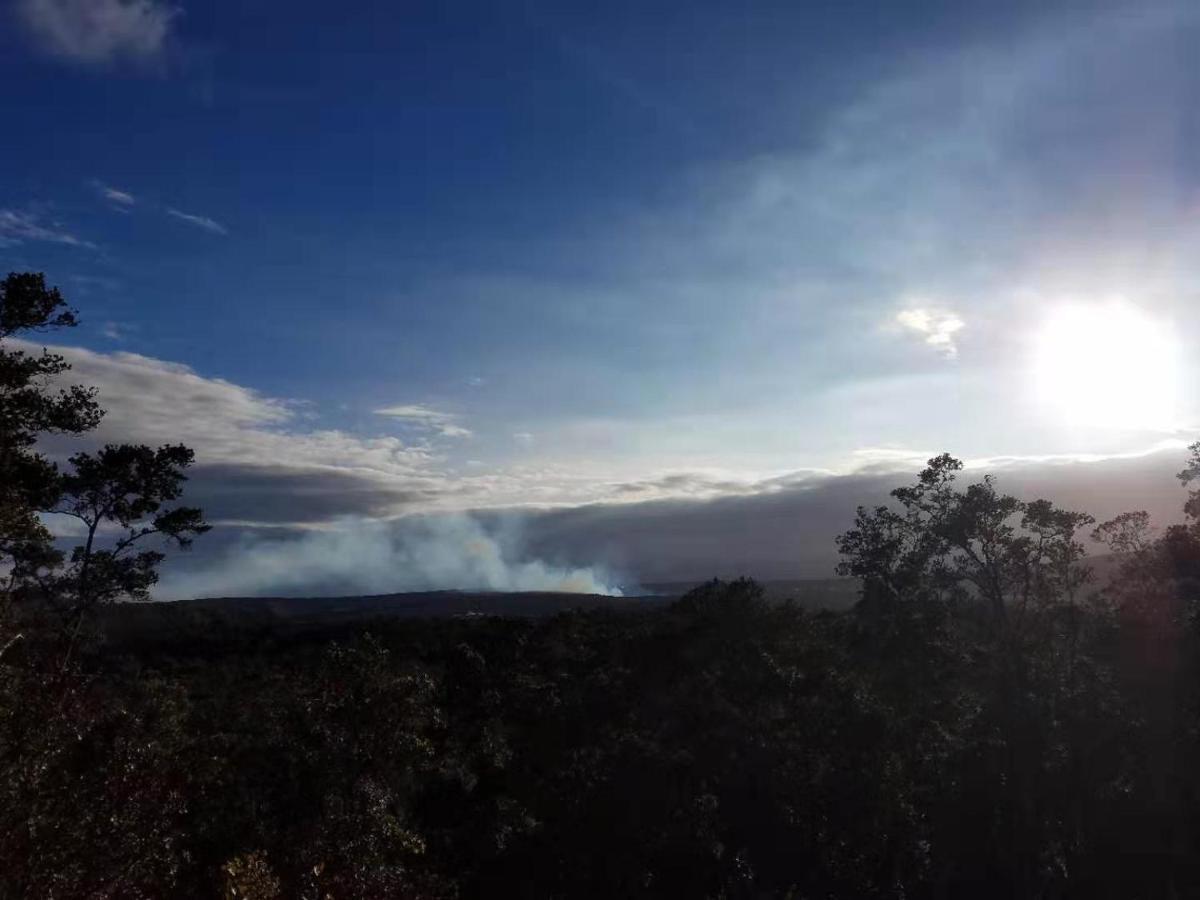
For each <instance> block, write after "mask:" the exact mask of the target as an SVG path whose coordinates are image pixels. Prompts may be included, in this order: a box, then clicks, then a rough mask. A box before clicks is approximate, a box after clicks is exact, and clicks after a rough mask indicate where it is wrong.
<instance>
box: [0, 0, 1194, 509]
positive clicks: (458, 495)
mask: <svg viewBox="0 0 1200 900" xmlns="http://www.w3.org/2000/svg"><path fill="white" fill-rule="evenodd" d="M648 7H653V8H648ZM1198 39H1200V15H1198V14H1197V9H1196V8H1195V7H1194V6H1193V5H1190V4H1183V3H1180V4H1170V3H1163V4H1155V3H1136V4H1095V5H1091V6H1087V5H1082V4H1075V3H1073V4H1069V5H1062V6H1059V7H1055V6H1054V5H1053V4H1043V3H1038V4H1033V3H1030V4H995V3H962V2H956V3H932V2H930V3H912V4H899V3H894V4H893V3H870V4H868V3H811V4H794V3H792V4H786V3H779V4H769V3H749V4H738V5H731V4H725V3H712V4H705V3H694V2H692V3H686V4H684V3H680V4H667V3H664V4H642V3H627V4H625V3H612V4H601V5H597V4H578V5H574V4H562V3H554V4H549V3H545V4H543V3H532V2H530V3H513V4H505V3H495V4H476V5H472V4H457V3H455V4H429V5H424V6H422V5H418V4H394V3H378V4H344V5H343V6H341V7H332V6H330V5H328V4H324V3H306V2H299V3H287V4H285V3H278V2H242V3H236V4H235V3H206V4H200V3H194V2H186V0H181V2H179V3H170V2H165V0H15V2H9V3H8V4H7V5H5V6H3V7H0V108H2V109H3V111H4V112H5V120H6V122H7V123H8V137H7V139H6V140H5V141H4V142H3V143H2V144H0V163H2V165H0V268H4V269H6V270H11V269H37V270H43V271H45V272H46V273H47V275H48V276H49V277H50V279H51V280H52V281H53V282H54V283H56V284H58V285H60V286H61V287H62V288H63V290H64V292H65V293H66V294H67V295H68V296H69V297H70V298H71V299H72V300H73V301H74V302H75V303H76V305H77V306H79V307H80V308H81V311H82V312H83V314H84V319H85V323H86V324H85V325H84V326H83V327H81V328H80V329H79V330H78V331H77V332H75V333H72V334H71V335H69V336H68V337H67V338H65V339H64V340H65V342H66V343H69V344H71V345H72V346H77V347H78V348H80V349H78V351H73V352H74V354H75V355H74V356H73V358H75V359H76V360H77V374H80V375H81V377H82V376H83V375H86V376H87V377H88V378H90V379H92V380H93V381H94V382H95V383H97V384H99V385H100V386H101V390H102V397H103V400H104V402H105V405H107V406H108V407H109V409H110V416H109V420H108V422H107V423H106V425H105V427H104V429H102V432H101V437H104V438H115V437H118V436H120V437H122V438H133V439H141V440H154V439H159V438H162V439H170V438H171V437H172V436H174V435H179V436H181V437H184V438H186V439H187V440H189V441H190V442H191V443H192V444H193V445H194V446H195V447H196V449H197V451H198V456H199V459H200V461H201V462H202V463H204V464H206V465H209V466H211V467H212V472H213V473H214V477H213V479H211V480H210V483H211V485H212V488H211V495H210V497H209V505H210V507H211V508H212V509H213V510H215V511H216V513H215V514H216V518H217V519H218V520H228V521H231V522H240V523H243V524H250V525H261V524H263V523H264V522H286V523H290V524H294V523H296V522H309V521H315V520H319V519H321V518H322V517H330V516H340V515H345V514H364V515H370V516H391V515H397V514H402V513H405V512H408V511H412V510H424V509H428V508H435V509H440V508H468V509H469V508H475V507H483V506H512V505H521V504H576V503H584V502H595V501H637V500H653V499H658V498H662V497H668V496H675V495H686V496H702V497H708V496H716V495H721V494H724V493H730V492H733V493H745V492H753V491H756V490H760V489H761V490H769V489H771V486H772V485H777V484H779V483H780V482H779V479H787V478H800V477H805V475H806V473H811V472H814V471H815V472H838V473H842V472H848V471H852V470H856V469H861V468H863V467H870V466H879V465H884V464H890V463H897V464H900V463H902V464H904V465H908V463H909V462H911V460H912V459H914V458H921V457H923V456H926V455H929V454H931V453H933V452H937V451H940V450H943V449H946V450H951V451H954V452H956V453H958V454H960V455H963V456H965V457H968V458H970V459H977V460H984V459H993V460H994V459H996V458H998V457H1015V458H1019V459H1040V458H1044V457H1047V456H1058V455H1065V456H1070V457H1077V456H1080V455H1083V454H1094V455H1100V456H1111V455H1122V454H1138V453H1142V452H1146V451H1149V450H1151V449H1154V448H1162V447H1178V446H1181V445H1182V443H1183V442H1184V441H1186V440H1188V439H1189V438H1191V437H1192V436H1193V435H1194V432H1195V425H1196V423H1197V422H1198V421H1200V418H1198V417H1197V414H1196V413H1197V410H1196V409H1195V405H1196V404H1195V402H1194V398H1193V397H1192V396H1190V392H1189V391H1188V389H1187V388H1188V386H1189V385H1191V384H1194V383H1195V374H1196V373H1195V371H1194V369H1193V368H1192V362H1191V359H1190V357H1191V356H1194V354H1188V353H1187V352H1186V348H1187V347H1188V346H1189V343H1190V342H1191V341H1193V340H1195V339H1196V337H1197V334H1196V316H1195V313H1194V310H1195V309H1196V308H1197V301H1198V299H1200V298H1198V297H1197V294H1198V289H1197V284H1198V282H1197V281H1196V278H1195V276H1196V271H1195V270H1196V267H1197V266H1196V262H1195V260H1200V254H1198V253H1197V250H1200V247H1198V246H1197V243H1198V238H1200V230H1198V220H1197V216H1198V215H1200V159H1198V158H1197V152H1196V150H1195V147H1196V146H1197V138H1198V137H1200V112H1198V108H1197V106H1196V104H1195V102H1194V98H1195V97H1196V96H1198V91H1197V89H1198V88H1200V62H1197V58H1196V55H1195V53H1194V52H1193V51H1194V48H1195V47H1196V46H1197V41H1198ZM1064 317H1065V318H1064ZM1095 321H1108V322H1116V323H1119V325H1114V326H1112V327H1109V328H1108V330H1107V331H1106V330H1105V327H1104V326H1095V327H1093V326H1092V325H1091V324H1089V323H1091V322H1095ZM1056 322H1057V323H1058V325H1055V323H1056ZM1063 322H1068V323H1075V324H1069V325H1067V326H1063V324H1062V323H1063ZM1079 323H1082V324H1079ZM1129 323H1133V324H1132V326H1130V324H1129ZM1117 328H1119V329H1120V332H1119V334H1117V336H1118V337H1119V336H1120V335H1132V337H1129V338H1128V340H1129V346H1128V347H1125V346H1124V345H1123V344H1122V345H1120V346H1118V347H1117V349H1119V350H1121V351H1122V354H1121V356H1122V358H1120V359H1113V358H1112V351H1113V349H1114V329H1117ZM1135 338H1136V339H1135ZM1048 342H1064V343H1065V345H1066V346H1063V347H1062V348H1061V349H1062V354H1061V356H1060V355H1059V353H1058V349H1059V346H1058V344H1049V343H1048ZM1125 351H1127V352H1125ZM1048 359H1049V360H1050V361H1049V362H1048V361H1047V360H1048ZM1057 359H1067V360H1069V361H1070V362H1071V367H1072V368H1071V370H1070V371H1063V369H1062V367H1061V366H1057V365H1056V364H1055V363H1054V362H1053V360H1057ZM1150 394H1154V396H1155V398H1156V399H1155V400H1154V402H1152V403H1147V402H1143V399H1142V398H1145V397H1147V396H1148V395H1150ZM1114 398H1115V399H1114ZM1081 410H1082V411H1084V412H1088V413H1089V415H1077V414H1076V413H1078V412H1080V411H1081ZM1150 411H1152V412H1153V415H1150V414H1149V412H1150ZM216 474H221V475H222V477H223V478H224V480H220V479H217V478H216V477H215V475H216ZM264 484H273V485H276V488H270V489H268V488H265V487H263V485H264ZM244 485H249V487H246V488H245V496H246V497H251V498H255V503H259V502H260V501H261V507H262V508H263V509H266V508H267V507H268V506H270V507H271V508H272V509H274V510H275V511H274V512H272V513H270V514H269V515H268V514H267V513H265V512H263V513H258V514H256V513H255V511H254V508H253V507H254V505H255V503H250V502H235V501H234V500H233V499H231V498H232V496H233V495H234V494H236V493H237V491H238V490H240V489H241V488H240V487H239V486H244ZM348 485H350V486H352V488H351V487H347V486H348ZM272 491H274V493H272ZM330 492H333V493H337V494H338V496H339V497H341V498H343V500H342V501H338V502H334V501H332V500H331V501H329V502H328V503H324V502H322V503H319V504H315V506H314V508H313V509H309V510H306V511H302V512H296V513H295V514H294V515H291V514H289V513H288V512H287V506H288V503H289V502H291V501H295V503H296V505H297V507H300V506H303V505H304V504H303V502H302V501H301V500H297V499H296V498H297V497H301V498H303V497H311V496H314V495H317V494H320V495H322V496H325V494H326V493H330ZM268 495H270V497H271V498H273V499H271V500H270V502H267V500H265V499H263V498H265V497H267V496H268ZM358 496H362V497H367V498H368V499H364V500H362V501H361V503H360V502H358V501H352V500H346V499H344V498H346V497H358ZM214 498H215V499H214ZM380 498H382V499H380ZM276 507H278V509H275V508H276Z"/></svg>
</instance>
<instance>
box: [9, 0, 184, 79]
mask: <svg viewBox="0 0 1200 900" xmlns="http://www.w3.org/2000/svg"><path fill="white" fill-rule="evenodd" d="M17 10H18V13H19V15H20V17H21V20H22V22H23V23H24V24H25V27H26V28H27V29H28V31H29V32H30V34H31V35H32V36H33V38H34V40H35V41H37V43H38V44H39V45H40V46H41V47H42V49H44V50H45V51H46V52H47V53H49V54H51V55H53V56H57V57H60V58H62V59H68V60H71V61H73V62H79V63H85V64H103V63H110V62H114V61H117V60H121V59H125V60H130V61H134V62H140V63H149V62H153V61H155V60H159V59H161V58H162V57H163V54H164V52H165V50H166V46H167V41H168V38H169V37H170V34H171V27H172V24H173V23H174V21H175V18H176V16H177V15H178V14H179V10H178V9H177V8H175V7H173V6H169V5H167V4H166V3H163V2H160V0H19V2H18V5H17Z"/></svg>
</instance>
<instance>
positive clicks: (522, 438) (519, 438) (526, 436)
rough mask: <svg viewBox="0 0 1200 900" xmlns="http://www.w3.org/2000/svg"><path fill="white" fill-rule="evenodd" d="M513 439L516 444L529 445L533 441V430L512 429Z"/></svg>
mask: <svg viewBox="0 0 1200 900" xmlns="http://www.w3.org/2000/svg"><path fill="white" fill-rule="evenodd" d="M513 440H514V441H516V442H517V443H518V444H524V445H525V446H526V447H528V446H531V445H532V444H533V442H534V440H535V439H534V436H533V432H531V431H514V432H513Z"/></svg>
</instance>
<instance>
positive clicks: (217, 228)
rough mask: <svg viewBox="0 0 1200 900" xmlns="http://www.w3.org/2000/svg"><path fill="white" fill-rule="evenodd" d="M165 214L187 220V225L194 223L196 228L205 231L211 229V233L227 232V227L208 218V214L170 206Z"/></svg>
mask: <svg viewBox="0 0 1200 900" xmlns="http://www.w3.org/2000/svg"><path fill="white" fill-rule="evenodd" d="M167 215H169V216H174V217H175V218H176V219H179V220H180V221H183V222H187V223H188V224H189V225H195V226H196V227H197V228H203V229H204V230H205V231H211V232H212V233H213V234H229V229H227V228H226V227H225V226H224V225H222V224H221V223H220V222H218V221H216V220H215V219H210V218H209V217H208V216H197V215H193V214H192V213H185V212H181V211H179V210H178V209H173V208H171V207H168V208H167Z"/></svg>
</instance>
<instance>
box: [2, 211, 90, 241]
mask: <svg viewBox="0 0 1200 900" xmlns="http://www.w3.org/2000/svg"><path fill="white" fill-rule="evenodd" d="M26 241H44V242H47V243H51V244H66V245H67V246H69V247H88V248H91V249H95V246H96V245H95V244H93V243H92V242H91V241H85V240H82V239H81V238H78V237H76V236H75V235H73V234H71V233H70V232H69V231H66V230H64V229H63V228H62V226H61V225H59V224H58V223H49V224H46V223H43V222H42V221H41V217H40V216H38V215H37V214H36V213H32V212H17V211H16V210H13V209H0V247H13V246H17V245H19V244H23V243H25V242H26Z"/></svg>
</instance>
